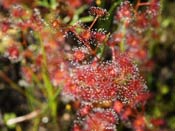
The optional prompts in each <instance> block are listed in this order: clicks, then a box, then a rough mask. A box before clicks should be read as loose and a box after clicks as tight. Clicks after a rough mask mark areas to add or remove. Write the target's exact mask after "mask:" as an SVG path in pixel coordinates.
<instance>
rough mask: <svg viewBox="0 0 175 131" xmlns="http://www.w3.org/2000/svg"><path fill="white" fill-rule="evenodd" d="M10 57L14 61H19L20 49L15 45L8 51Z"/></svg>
mask: <svg viewBox="0 0 175 131" xmlns="http://www.w3.org/2000/svg"><path fill="white" fill-rule="evenodd" d="M7 54H8V57H9V58H10V59H12V60H15V59H18V57H19V49H18V48H17V47H16V46H15V45H14V46H11V47H9V48H8V49H7Z"/></svg>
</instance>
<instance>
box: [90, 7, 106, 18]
mask: <svg viewBox="0 0 175 131" xmlns="http://www.w3.org/2000/svg"><path fill="white" fill-rule="evenodd" d="M89 14H90V15H92V16H99V17H103V16H106V15H107V14H108V13H107V10H106V9H102V8H100V7H90V9H89Z"/></svg>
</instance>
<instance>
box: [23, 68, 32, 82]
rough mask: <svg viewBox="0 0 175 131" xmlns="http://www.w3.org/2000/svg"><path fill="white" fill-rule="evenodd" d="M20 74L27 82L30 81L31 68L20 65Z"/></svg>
mask: <svg viewBox="0 0 175 131" xmlns="http://www.w3.org/2000/svg"><path fill="white" fill-rule="evenodd" d="M22 75H23V76H24V78H25V80H26V81H27V82H31V81H32V75H33V71H32V69H31V68H29V67H25V66H23V67H22Z"/></svg>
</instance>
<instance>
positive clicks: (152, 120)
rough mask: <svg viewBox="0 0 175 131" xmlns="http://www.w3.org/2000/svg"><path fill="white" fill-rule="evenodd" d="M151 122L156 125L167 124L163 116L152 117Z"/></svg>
mask: <svg viewBox="0 0 175 131" xmlns="http://www.w3.org/2000/svg"><path fill="white" fill-rule="evenodd" d="M151 123H152V124H153V125H154V126H157V127H158V126H164V125H165V124H166V122H165V120H164V119H162V118H152V119H151Z"/></svg>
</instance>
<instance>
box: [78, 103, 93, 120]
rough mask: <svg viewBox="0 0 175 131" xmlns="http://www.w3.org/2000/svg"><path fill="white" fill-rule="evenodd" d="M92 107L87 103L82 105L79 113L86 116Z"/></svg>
mask: <svg viewBox="0 0 175 131" xmlns="http://www.w3.org/2000/svg"><path fill="white" fill-rule="evenodd" d="M91 109H92V107H91V106H90V105H86V106H84V107H81V109H80V111H79V114H80V116H81V117H83V116H86V115H87V114H88V113H89V112H90V111H91Z"/></svg>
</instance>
